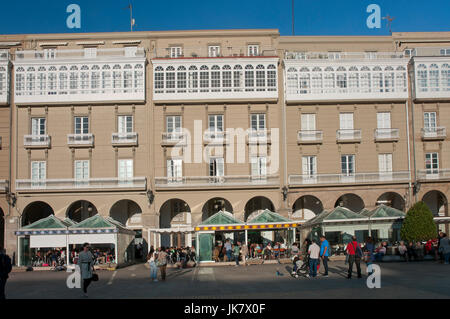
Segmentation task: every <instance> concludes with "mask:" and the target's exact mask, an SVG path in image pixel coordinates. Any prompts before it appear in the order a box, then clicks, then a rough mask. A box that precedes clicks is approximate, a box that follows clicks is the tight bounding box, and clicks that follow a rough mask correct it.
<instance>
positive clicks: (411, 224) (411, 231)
mask: <svg viewBox="0 0 450 319" xmlns="http://www.w3.org/2000/svg"><path fill="white" fill-rule="evenodd" d="M400 236H401V237H402V239H404V240H407V241H408V242H415V241H425V240H429V239H432V238H436V237H437V227H436V223H435V222H434V220H433V213H432V212H431V210H430V209H429V208H428V206H427V205H426V204H425V203H424V202H417V203H416V204H414V205H413V206H412V207H411V208H410V209H409V211H408V213H407V214H406V217H405V219H404V220H403V225H402V229H401V230H400Z"/></svg>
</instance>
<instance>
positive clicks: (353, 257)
mask: <svg viewBox="0 0 450 319" xmlns="http://www.w3.org/2000/svg"><path fill="white" fill-rule="evenodd" d="M346 250H347V255H348V276H347V278H348V279H351V278H352V271H353V263H355V264H356V270H357V272H358V278H362V277H361V257H362V250H361V246H359V244H358V242H357V241H356V237H355V236H353V237H352V241H351V242H349V243H348V244H347V248H346Z"/></svg>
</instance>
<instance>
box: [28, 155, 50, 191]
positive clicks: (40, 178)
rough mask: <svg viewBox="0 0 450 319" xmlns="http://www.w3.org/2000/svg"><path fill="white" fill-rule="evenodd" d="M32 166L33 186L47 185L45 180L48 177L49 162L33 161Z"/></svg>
mask: <svg viewBox="0 0 450 319" xmlns="http://www.w3.org/2000/svg"><path fill="white" fill-rule="evenodd" d="M30 168H31V186H32V187H43V186H45V180H46V179H47V162H46V161H32V162H31V165H30ZM36 170H37V171H36ZM34 171H35V172H34Z"/></svg>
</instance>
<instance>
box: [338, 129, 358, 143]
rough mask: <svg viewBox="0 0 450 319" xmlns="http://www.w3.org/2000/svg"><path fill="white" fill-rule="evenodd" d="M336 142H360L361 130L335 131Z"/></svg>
mask: <svg viewBox="0 0 450 319" xmlns="http://www.w3.org/2000/svg"><path fill="white" fill-rule="evenodd" d="M336 140H337V141H338V142H339V143H357V142H361V130H359V129H358V130H351V129H347V130H337V132H336Z"/></svg>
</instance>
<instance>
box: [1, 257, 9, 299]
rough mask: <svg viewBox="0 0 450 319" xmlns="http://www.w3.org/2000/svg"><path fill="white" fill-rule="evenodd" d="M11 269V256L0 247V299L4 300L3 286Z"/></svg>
mask: <svg viewBox="0 0 450 319" xmlns="http://www.w3.org/2000/svg"><path fill="white" fill-rule="evenodd" d="M11 270H12V265H11V258H9V256H8V255H7V254H6V252H5V250H4V249H3V248H0V300H5V299H6V296H5V286H6V281H7V280H8V274H9V273H10V272H11Z"/></svg>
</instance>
